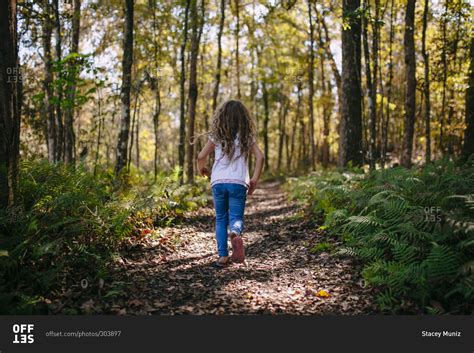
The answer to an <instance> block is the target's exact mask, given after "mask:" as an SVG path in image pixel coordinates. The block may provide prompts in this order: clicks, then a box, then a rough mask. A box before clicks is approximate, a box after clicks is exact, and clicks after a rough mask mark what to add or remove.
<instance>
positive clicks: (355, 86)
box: [339, 0, 362, 167]
mask: <svg viewBox="0 0 474 353" xmlns="http://www.w3.org/2000/svg"><path fill="white" fill-rule="evenodd" d="M359 6H360V1H359V0H343V2H342V10H343V15H344V16H345V17H346V18H347V19H348V21H349V24H350V26H349V27H344V28H343V29H342V96H341V98H342V100H341V123H340V125H339V129H340V132H339V165H340V166H341V167H345V166H347V165H348V164H349V163H352V165H354V166H356V165H361V164H362V151H361V144H362V107H361V86H360V76H361V75H360V70H361V63H360V60H361V52H360V51H361V43H360V35H361V31H360V19H358V18H357V17H356V16H353V14H354V12H355V11H356V10H357V9H358V8H359Z"/></svg>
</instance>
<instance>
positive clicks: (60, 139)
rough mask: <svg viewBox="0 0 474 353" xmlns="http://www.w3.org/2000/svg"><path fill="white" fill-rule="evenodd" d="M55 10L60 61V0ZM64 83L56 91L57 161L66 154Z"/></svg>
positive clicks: (54, 7) (54, 5) (57, 48)
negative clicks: (63, 107)
mask: <svg viewBox="0 0 474 353" xmlns="http://www.w3.org/2000/svg"><path fill="white" fill-rule="evenodd" d="M53 10H54V36H55V39H56V45H55V52H56V53H55V54H56V58H55V59H56V61H57V62H59V61H60V60H62V48H61V46H62V35H61V17H60V13H59V0H53ZM61 78H62V72H61V71H58V73H57V79H61ZM61 87H62V85H58V87H57V91H56V101H57V103H56V107H55V108H56V134H57V149H56V156H55V159H56V161H57V162H59V161H61V160H62V159H63V155H64V122H63V113H62V107H61V102H62V100H63V91H62V88H61Z"/></svg>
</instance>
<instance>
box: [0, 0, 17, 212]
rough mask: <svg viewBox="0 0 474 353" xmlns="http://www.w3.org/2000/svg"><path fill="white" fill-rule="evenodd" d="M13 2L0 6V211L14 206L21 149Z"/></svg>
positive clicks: (5, 2)
mask: <svg viewBox="0 0 474 353" xmlns="http://www.w3.org/2000/svg"><path fill="white" fill-rule="evenodd" d="M16 6H17V3H16V0H10V1H2V2H1V3H0V38H2V40H1V41H0V207H1V208H2V209H4V208H7V207H13V206H14V205H15V204H16V202H17V182H18V162H19V158H20V156H19V146H20V117H21V114H20V107H21V73H20V67H19V60H18V43H17V21H16Z"/></svg>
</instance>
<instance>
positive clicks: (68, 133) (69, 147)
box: [64, 0, 81, 164]
mask: <svg viewBox="0 0 474 353" xmlns="http://www.w3.org/2000/svg"><path fill="white" fill-rule="evenodd" d="M80 26H81V0H74V13H73V16H72V39H71V53H79V34H80ZM71 65H74V62H72V63H71ZM76 79H77V77H76V76H74V77H72V81H73V82H72V83H71V84H70V85H69V87H68V92H67V94H68V101H69V104H70V105H69V106H68V108H67V109H66V112H65V116H64V132H65V139H64V163H66V164H73V163H74V157H75V156H74V151H75V148H74V147H75V143H76V138H75V135H74V104H75V97H76V84H75V80H76Z"/></svg>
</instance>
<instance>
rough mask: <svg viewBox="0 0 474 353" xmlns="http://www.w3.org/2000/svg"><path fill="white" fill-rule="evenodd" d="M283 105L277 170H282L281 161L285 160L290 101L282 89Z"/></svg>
mask: <svg viewBox="0 0 474 353" xmlns="http://www.w3.org/2000/svg"><path fill="white" fill-rule="evenodd" d="M281 91H282V92H281V105H280V114H279V119H278V131H279V138H278V160H277V169H278V170H279V171H280V170H281V161H282V158H283V145H284V143H285V136H286V116H287V114H288V104H289V100H288V98H287V97H286V96H285V95H284V93H283V89H281Z"/></svg>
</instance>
